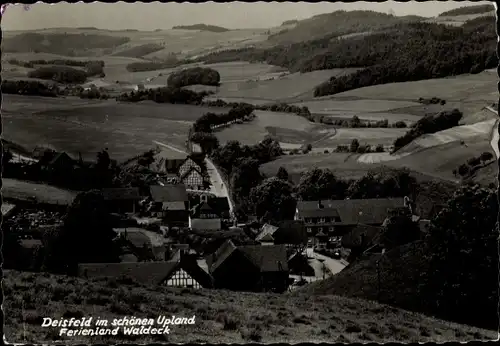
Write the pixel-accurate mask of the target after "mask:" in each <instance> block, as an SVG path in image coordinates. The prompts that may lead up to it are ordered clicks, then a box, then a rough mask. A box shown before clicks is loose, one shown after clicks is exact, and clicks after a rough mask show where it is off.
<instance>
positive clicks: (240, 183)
mask: <svg viewBox="0 0 500 346" xmlns="http://www.w3.org/2000/svg"><path fill="white" fill-rule="evenodd" d="M235 166H236V169H235V171H234V172H233V173H232V174H231V188H232V190H233V192H234V195H235V196H236V198H237V199H239V200H241V199H246V198H248V196H249V194H250V190H251V189H252V188H253V187H255V186H257V185H258V184H259V183H260V181H261V179H262V176H261V175H260V171H259V161H257V160H256V159H253V158H243V159H239V160H238V161H237V162H236V165H235Z"/></svg>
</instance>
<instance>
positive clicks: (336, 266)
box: [306, 247, 345, 275]
mask: <svg viewBox="0 0 500 346" xmlns="http://www.w3.org/2000/svg"><path fill="white" fill-rule="evenodd" d="M306 252H307V255H308V257H312V258H314V259H315V260H317V261H313V263H311V265H312V266H313V268H314V266H315V265H314V262H316V263H317V262H318V261H319V262H321V261H323V263H324V264H325V266H326V268H327V269H328V270H329V271H330V272H331V273H332V274H331V275H335V274H337V273H338V272H340V271H341V270H342V269H344V268H345V264H343V263H342V262H340V261H339V260H336V259H333V258H330V257H328V256H324V255H321V254H319V253H316V252H314V249H313V248H310V247H308V248H307V249H306ZM314 272H315V273H316V272H317V268H314Z"/></svg>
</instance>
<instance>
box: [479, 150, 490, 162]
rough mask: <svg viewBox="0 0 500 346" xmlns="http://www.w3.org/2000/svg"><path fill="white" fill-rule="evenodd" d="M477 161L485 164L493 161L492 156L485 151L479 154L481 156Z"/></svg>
mask: <svg viewBox="0 0 500 346" xmlns="http://www.w3.org/2000/svg"><path fill="white" fill-rule="evenodd" d="M479 159H480V160H481V161H482V162H483V163H485V162H487V161H489V160H492V159H493V154H492V153H490V152H489V151H485V152H484V153H482V154H481V156H480V157H479Z"/></svg>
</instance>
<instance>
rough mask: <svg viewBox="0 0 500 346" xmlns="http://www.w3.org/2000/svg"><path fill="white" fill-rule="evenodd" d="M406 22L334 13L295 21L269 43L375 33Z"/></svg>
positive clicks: (366, 14)
mask: <svg viewBox="0 0 500 346" xmlns="http://www.w3.org/2000/svg"><path fill="white" fill-rule="evenodd" d="M406 21H407V19H406V18H405V17H396V16H393V15H390V14H386V13H381V12H375V11H335V12H332V13H326V14H320V15H317V16H314V17H311V18H308V19H304V20H301V21H297V22H296V23H295V24H296V25H295V27H293V28H290V29H288V30H285V31H281V32H279V33H277V34H275V35H271V36H270V37H269V41H270V42H271V43H273V44H291V43H300V42H304V41H310V40H313V39H318V38H323V37H325V36H330V37H337V36H342V35H347V34H352V33H361V32H376V31H379V30H382V29H385V28H388V27H390V26H392V25H394V24H398V23H404V22H406ZM283 25H284V24H283Z"/></svg>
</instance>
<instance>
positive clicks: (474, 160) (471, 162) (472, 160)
mask: <svg viewBox="0 0 500 346" xmlns="http://www.w3.org/2000/svg"><path fill="white" fill-rule="evenodd" d="M480 163H481V159H480V158H479V157H471V158H470V159H468V160H467V164H468V165H469V166H471V167H475V166H477V165H479V164H480Z"/></svg>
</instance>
